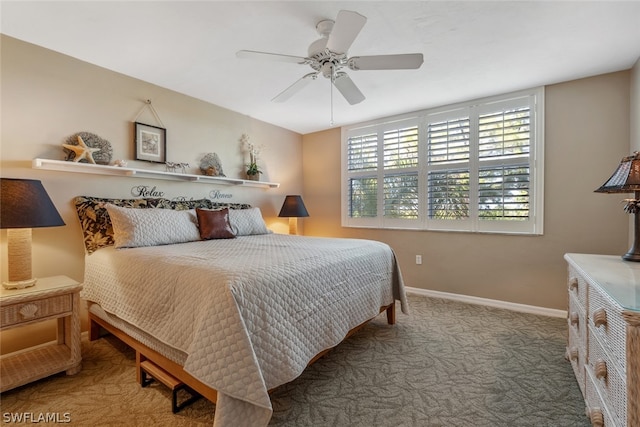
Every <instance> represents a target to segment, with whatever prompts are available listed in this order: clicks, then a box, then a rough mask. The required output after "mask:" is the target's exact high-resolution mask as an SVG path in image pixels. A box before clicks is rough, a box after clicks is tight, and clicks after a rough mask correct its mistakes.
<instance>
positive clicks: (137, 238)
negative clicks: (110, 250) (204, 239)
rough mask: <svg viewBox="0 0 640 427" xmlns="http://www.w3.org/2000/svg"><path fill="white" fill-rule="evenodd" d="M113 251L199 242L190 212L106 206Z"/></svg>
mask: <svg viewBox="0 0 640 427" xmlns="http://www.w3.org/2000/svg"><path fill="white" fill-rule="evenodd" d="M106 209H107V212H109V217H110V218H111V224H112V225H113V235H114V241H115V247H116V248H137V247H140V246H157V245H169V244H173V243H185V242H193V241H196V240H200V232H199V231H198V223H197V219H196V215H195V212H194V211H193V210H171V209H131V208H121V207H118V206H115V205H112V204H107V205H106Z"/></svg>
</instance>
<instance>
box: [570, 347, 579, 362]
mask: <svg viewBox="0 0 640 427" xmlns="http://www.w3.org/2000/svg"><path fill="white" fill-rule="evenodd" d="M567 356H569V360H578V348H577V347H571V350H569V349H567Z"/></svg>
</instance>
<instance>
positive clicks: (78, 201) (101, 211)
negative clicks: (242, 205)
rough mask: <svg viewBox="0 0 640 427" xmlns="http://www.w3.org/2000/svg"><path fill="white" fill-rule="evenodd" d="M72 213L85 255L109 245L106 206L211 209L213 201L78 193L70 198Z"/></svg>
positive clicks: (111, 243)
mask: <svg viewBox="0 0 640 427" xmlns="http://www.w3.org/2000/svg"><path fill="white" fill-rule="evenodd" d="M74 204H75V207H76V213H77V214H78V219H79V220H80V228H81V229H82V235H83V242H84V247H85V250H86V252H87V254H88V255H91V254H92V253H94V252H95V251H97V250H98V249H101V248H104V247H107V246H113V244H114V241H113V227H112V226H111V218H110V217H109V213H108V212H107V209H106V207H105V206H106V205H107V204H112V205H115V206H120V207H129V208H138V209H140V208H142V209H146V208H165V209H195V208H212V207H213V206H214V205H216V204H215V203H212V202H211V200H209V199H199V200H180V201H171V200H167V199H161V198H160V199H152V198H148V199H145V198H143V199H105V198H99V197H89V196H78V197H76V198H75V199H74Z"/></svg>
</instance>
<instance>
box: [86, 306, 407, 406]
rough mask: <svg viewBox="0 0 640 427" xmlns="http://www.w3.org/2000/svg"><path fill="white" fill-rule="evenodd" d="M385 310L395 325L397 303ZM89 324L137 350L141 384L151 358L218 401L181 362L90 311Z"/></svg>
mask: <svg viewBox="0 0 640 427" xmlns="http://www.w3.org/2000/svg"><path fill="white" fill-rule="evenodd" d="M383 311H386V312H387V323H389V324H390V325H395V323H396V306H395V303H391V304H389V305H386V306H383V307H380V313H382V312H383ZM370 320H371V319H370ZM370 320H367V321H366V322H363V323H361V324H360V325H358V326H356V327H355V328H353V329H351V330H350V331H349V332H348V333H347V335H345V337H344V338H343V341H344V340H346V339H347V338H349V337H350V336H351V335H353V334H354V333H356V332H357V331H359V330H360V329H361V328H362V327H364V325H366V324H367V323H369V321H370ZM89 325H90V329H89V340H91V341H95V340H97V339H98V338H100V336H101V329H104V330H106V331H107V332H109V333H111V334H112V335H113V336H115V337H116V338H118V339H119V340H120V341H122V342H124V343H125V344H127V345H128V346H129V347H131V348H132V349H133V350H135V352H136V381H137V382H138V383H139V384H141V383H142V379H141V369H140V364H141V363H142V362H144V361H145V360H149V361H151V362H152V363H153V365H155V366H157V367H158V368H160V369H162V370H163V371H164V372H165V373H166V374H168V375H169V376H171V377H172V378H173V379H174V380H175V382H177V383H183V384H185V385H187V386H188V387H189V388H191V389H192V390H194V391H195V392H197V393H199V394H200V395H202V396H203V397H205V398H206V399H208V400H209V401H211V402H213V403H216V400H217V398H218V392H217V391H216V390H215V389H213V388H211V387H209V386H207V385H206V384H204V383H202V382H201V381H199V380H198V379H197V378H195V377H193V376H192V375H190V374H189V373H188V372H186V371H185V370H184V369H183V367H182V366H181V365H180V364H179V363H176V362H174V361H173V360H171V359H169V358H167V357H165V356H163V355H162V354H160V353H158V352H157V351H155V350H153V349H152V348H150V347H148V346H146V345H145V344H142V343H141V342H140V341H138V340H136V339H134V338H132V337H131V336H129V335H128V334H126V333H125V332H123V331H121V330H120V329H118V328H116V327H115V326H113V325H111V324H109V323H108V322H106V321H105V320H103V319H101V318H100V317H98V316H96V315H94V314H93V313H91V312H89ZM331 349H332V348H328V349H326V350H323V351H321V352H320V353H318V354H317V355H316V356H315V357H314V358H313V359H311V361H310V362H309V363H308V365H311V364H312V363H314V362H315V361H317V360H318V359H320V358H321V357H322V356H324V355H325V354H327V353H328V352H329V351H331ZM271 391H273V390H269V392H271Z"/></svg>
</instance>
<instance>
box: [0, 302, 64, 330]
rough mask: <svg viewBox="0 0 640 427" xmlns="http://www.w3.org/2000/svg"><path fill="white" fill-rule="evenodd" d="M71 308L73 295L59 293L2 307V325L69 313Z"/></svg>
mask: <svg viewBox="0 0 640 427" xmlns="http://www.w3.org/2000/svg"><path fill="white" fill-rule="evenodd" d="M71 308H72V295H70V294H67V295H59V296H54V297H49V298H47V299H41V300H35V301H27V302H21V303H17V304H12V305H7V306H3V307H0V319H2V327H3V328H6V327H8V326H12V325H17V324H20V323H26V322H30V321H32V320H37V319H42V318H44V317H49V316H56V315H63V314H65V313H67V314H68V313H70V312H71Z"/></svg>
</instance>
